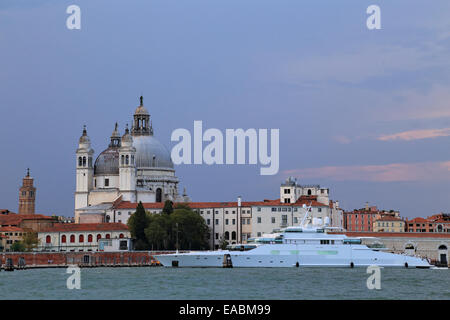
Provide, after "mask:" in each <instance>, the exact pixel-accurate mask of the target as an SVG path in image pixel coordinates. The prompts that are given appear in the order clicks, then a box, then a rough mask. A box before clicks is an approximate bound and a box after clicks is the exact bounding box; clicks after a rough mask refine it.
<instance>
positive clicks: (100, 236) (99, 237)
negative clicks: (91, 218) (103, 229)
mask: <svg viewBox="0 0 450 320" xmlns="http://www.w3.org/2000/svg"><path fill="white" fill-rule="evenodd" d="M101 238H102V235H101V234H100V233H99V234H97V241H98V240H100V239H101Z"/></svg>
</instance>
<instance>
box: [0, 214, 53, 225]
mask: <svg viewBox="0 0 450 320" xmlns="http://www.w3.org/2000/svg"><path fill="white" fill-rule="evenodd" d="M54 219H55V218H54V217H49V216H44V215H42V214H11V213H10V214H8V215H0V226H17V225H19V224H20V223H21V222H22V220H54Z"/></svg>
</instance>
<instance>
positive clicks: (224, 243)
mask: <svg viewBox="0 0 450 320" xmlns="http://www.w3.org/2000/svg"><path fill="white" fill-rule="evenodd" d="M228 244H229V243H228V241H227V240H225V238H224V237H221V238H220V242H219V248H220V249H222V250H225V249H226V248H227V246H228Z"/></svg>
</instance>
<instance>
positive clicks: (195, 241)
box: [171, 206, 209, 250]
mask: <svg viewBox="0 0 450 320" xmlns="http://www.w3.org/2000/svg"><path fill="white" fill-rule="evenodd" d="M171 218H172V221H171V224H172V234H173V235H174V236H175V238H176V232H177V231H178V243H179V249H182V250H183V249H184V250H186V249H189V250H204V249H208V248H209V244H208V240H207V235H208V234H209V228H208V226H207V225H206V223H205V220H204V219H203V218H202V217H201V216H200V214H198V213H197V212H196V211H193V210H192V209H191V208H189V207H187V206H179V207H177V208H175V210H174V212H173V214H172V215H171ZM177 223H178V227H176V224H177ZM173 240H175V242H176V239H172V241H173Z"/></svg>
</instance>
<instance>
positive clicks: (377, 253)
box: [154, 206, 431, 268]
mask: <svg viewBox="0 0 450 320" xmlns="http://www.w3.org/2000/svg"><path fill="white" fill-rule="evenodd" d="M304 209H305V210H306V214H305V217H304V218H303V221H302V223H301V224H300V226H297V227H287V228H285V229H283V230H282V231H281V232H280V233H273V234H268V235H264V236H263V237H260V238H250V239H248V241H247V244H237V245H232V246H228V247H227V249H226V250H218V251H191V252H188V253H172V254H161V255H155V256H154V257H155V258H156V259H157V260H158V261H159V262H160V263H161V264H162V265H163V266H166V267H219V268H223V267H350V268H353V267H367V266H370V265H377V266H383V267H406V268H408V267H417V268H430V267H431V265H430V264H429V263H428V261H427V260H425V259H422V258H418V257H413V256H408V255H402V254H394V253H388V252H383V248H380V247H368V246H366V245H363V244H361V238H350V237H347V236H346V235H345V234H337V233H334V234H333V233H332V231H333V229H334V228H330V227H328V224H329V220H327V219H325V221H324V222H325V223H324V224H323V225H322V226H320V225H321V224H322V223H321V219H316V218H314V219H312V220H313V221H312V223H311V222H310V223H308V224H304V221H305V220H306V218H307V215H308V214H307V213H308V212H309V208H308V207H306V206H304Z"/></svg>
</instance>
